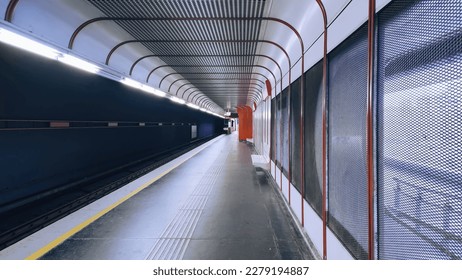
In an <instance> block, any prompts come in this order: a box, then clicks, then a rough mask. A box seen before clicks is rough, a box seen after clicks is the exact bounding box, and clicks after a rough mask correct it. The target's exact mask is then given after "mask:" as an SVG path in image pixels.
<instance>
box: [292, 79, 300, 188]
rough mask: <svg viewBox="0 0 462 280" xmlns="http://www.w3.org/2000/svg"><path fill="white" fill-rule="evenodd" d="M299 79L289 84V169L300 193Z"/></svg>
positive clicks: (293, 182)
mask: <svg viewBox="0 0 462 280" xmlns="http://www.w3.org/2000/svg"><path fill="white" fill-rule="evenodd" d="M300 81H301V79H300V78H298V79H297V80H296V81H295V82H293V83H292V85H291V92H290V113H291V115H292V119H291V120H290V129H291V132H292V139H291V141H290V142H291V143H290V145H291V147H292V151H291V156H292V157H291V158H292V161H291V163H290V168H291V169H290V170H291V177H292V184H293V185H294V186H295V188H296V189H297V190H298V191H299V192H300V193H302V191H301V183H300V182H301V172H303V171H301V170H300V167H301V156H302V154H301V145H300V113H301V112H300V105H301V103H300V102H301V98H300Z"/></svg>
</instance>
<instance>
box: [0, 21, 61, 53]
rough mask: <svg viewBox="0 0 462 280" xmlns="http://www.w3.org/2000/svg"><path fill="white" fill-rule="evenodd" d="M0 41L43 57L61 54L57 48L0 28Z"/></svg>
mask: <svg viewBox="0 0 462 280" xmlns="http://www.w3.org/2000/svg"><path fill="white" fill-rule="evenodd" d="M0 42H4V43H6V44H9V45H12V46H14V47H17V48H20V49H23V50H26V51H28V52H32V53H35V54H38V55H40V56H43V57H47V58H51V59H57V58H58V56H59V55H60V54H61V53H60V52H59V51H58V50H56V49H53V48H51V47H48V46H46V45H44V44H41V43H39V42H36V41H34V40H31V39H29V38H26V37H24V36H21V35H19V34H16V33H14V32H11V31H9V30H6V29H3V28H0Z"/></svg>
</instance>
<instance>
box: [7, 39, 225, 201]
mask: <svg viewBox="0 0 462 280" xmlns="http://www.w3.org/2000/svg"><path fill="white" fill-rule="evenodd" d="M11 120H20V121H21V122H12V121H11ZM33 120H44V121H50V120H65V121H70V122H71V126H72V125H74V124H75V125H80V126H83V127H81V128H76V127H71V128H49V127H47V126H49V125H48V122H43V123H40V122H32V121H33ZM92 121H100V123H95V124H94V123H91V122H92ZM107 122H119V125H121V122H127V125H128V126H127V127H121V126H119V127H107ZM130 122H132V123H130ZM139 122H144V123H146V124H147V126H145V127H140V126H137V125H138V124H137V123H139ZM150 123H152V124H150ZM155 123H163V125H162V126H158V125H157V124H155ZM193 124H194V125H197V126H198V139H201V138H206V137H210V136H214V135H218V134H220V133H222V132H223V120H222V119H220V118H217V117H214V116H211V115H209V114H206V113H203V112H200V111H197V110H193V109H190V108H189V107H187V106H181V105H177V104H174V103H172V102H171V101H170V100H167V99H165V98H159V97H156V96H152V95H150V94H147V93H144V92H141V91H137V90H134V89H131V88H129V87H127V86H125V85H123V84H120V83H118V82H115V81H112V80H109V79H106V78H102V77H99V76H97V75H93V74H89V73H85V72H83V71H80V70H77V69H73V68H71V67H68V66H66V65H63V64H61V63H59V62H57V61H53V60H48V59H45V58H41V57H37V56H36V55H33V54H29V53H27V52H24V51H21V50H17V49H13V48H11V47H9V46H6V45H3V44H0V170H1V171H0V205H2V204H4V203H6V202H9V201H12V200H15V199H20V198H24V197H26V196H28V195H32V194H34V193H37V192H40V191H42V190H47V189H50V188H54V187H57V186H60V185H63V184H66V183H69V182H72V181H75V180H78V179H81V178H83V177H85V176H91V175H94V174H98V173H100V172H103V171H105V170H109V169H112V168H114V167H117V166H120V165H123V164H126V163H129V162H132V161H134V160H137V159H140V158H143V157H146V156H149V155H153V154H158V153H161V152H163V151H166V150H169V149H174V148H177V147H180V146H182V145H185V144H188V143H190V142H191V141H192V139H191V125H193ZM89 125H95V126H96V127H88V126H89ZM33 127H35V129H31V128H33ZM195 140H196V139H195Z"/></svg>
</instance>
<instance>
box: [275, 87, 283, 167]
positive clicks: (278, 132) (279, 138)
mask: <svg viewBox="0 0 462 280" xmlns="http://www.w3.org/2000/svg"><path fill="white" fill-rule="evenodd" d="M274 99H275V100H276V114H275V115H276V116H275V117H276V118H275V121H276V123H275V125H276V126H275V127H276V129H275V130H276V165H277V166H278V167H279V168H281V151H282V150H281V141H282V136H281V94H278V95H277V96H276V97H275V98H274Z"/></svg>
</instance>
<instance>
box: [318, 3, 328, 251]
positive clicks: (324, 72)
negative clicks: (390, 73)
mask: <svg viewBox="0 0 462 280" xmlns="http://www.w3.org/2000/svg"><path fill="white" fill-rule="evenodd" d="M316 2H317V3H318V5H319V8H320V9H321V12H322V16H323V20H324V56H323V63H322V155H323V157H322V258H323V259H325V260H327V182H326V180H327V123H326V122H327V107H326V106H327V13H326V9H325V8H324V4H323V3H322V1H321V0H316Z"/></svg>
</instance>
